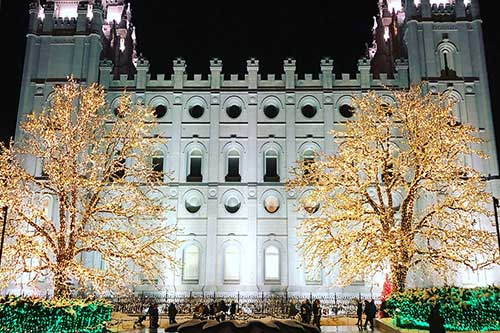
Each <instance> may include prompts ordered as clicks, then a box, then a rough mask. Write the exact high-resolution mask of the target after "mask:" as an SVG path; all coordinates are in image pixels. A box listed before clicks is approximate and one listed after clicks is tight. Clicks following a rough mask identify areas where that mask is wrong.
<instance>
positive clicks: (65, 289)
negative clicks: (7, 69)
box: [0, 79, 178, 297]
mask: <svg viewBox="0 0 500 333" xmlns="http://www.w3.org/2000/svg"><path fill="white" fill-rule="evenodd" d="M152 115H153V114H152V111H151V110H149V109H147V108H145V107H143V106H139V105H135V106H134V105H132V103H131V98H130V96H128V95H126V94H124V95H123V96H122V97H121V99H120V105H119V107H118V108H117V116H116V117H115V116H114V115H112V114H111V112H107V108H106V102H105V94H104V90H103V88H102V87H100V86H97V85H91V86H89V87H80V86H79V85H78V84H77V83H76V82H75V81H74V80H72V79H70V81H69V82H68V83H67V84H65V85H61V86H58V87H56V88H55V90H54V93H53V98H52V101H51V105H50V106H49V107H48V108H46V109H44V110H43V111H42V112H40V113H38V114H37V113H32V114H29V115H28V116H27V119H26V120H25V121H24V122H23V123H22V124H21V130H22V135H21V138H20V140H19V141H18V142H15V143H11V144H10V146H9V147H6V146H1V147H0V186H1V188H0V202H2V203H4V204H6V205H8V207H9V217H8V222H7V238H6V248H5V251H4V256H3V260H2V266H1V267H0V281H1V282H0V283H3V284H4V286H3V287H5V285H6V284H8V283H9V282H14V281H16V280H17V279H19V278H20V277H21V276H24V278H26V277H28V278H29V279H30V280H31V282H36V281H40V279H42V280H45V281H49V283H51V284H52V285H53V287H54V295H55V296H56V297H67V296H68V295H69V294H70V292H71V291H72V290H73V289H75V288H77V287H78V288H92V290H94V291H96V292H104V291H113V290H117V289H120V288H123V287H130V286H132V284H133V283H136V282H137V279H138V277H139V276H140V277H141V279H142V278H144V279H150V280H153V279H158V278H160V279H161V278H162V277H163V274H162V273H163V271H164V270H165V269H166V266H167V265H169V264H174V263H175V260H174V257H173V253H174V252H175V249H176V248H177V247H178V243H177V241H176V240H175V237H174V236H175V233H176V226H175V225H172V224H171V223H168V222H167V213H168V212H169V211H170V210H171V207H169V206H168V205H167V204H166V198H165V196H164V195H163V193H162V192H161V191H160V190H159V189H158V187H156V188H155V185H158V182H161V183H163V178H164V177H166V176H168V175H164V174H163V173H162V172H158V171H154V165H152V159H151V156H152V155H153V154H154V150H155V145H157V144H158V143H159V141H158V140H159V139H155V136H154V135H152V129H153V126H155V125H154V122H152V119H153V118H152ZM33 157H36V158H37V159H38V160H39V161H42V162H43V163H42V168H43V169H42V171H41V172H40V173H39V174H38V175H33V173H34V172H33V170H25V168H24V165H27V164H26V163H25V161H26V160H27V159H30V158H33ZM163 185H164V184H163ZM51 211H53V213H51ZM90 256H93V257H94V258H97V260H99V261H100V262H102V265H100V267H92V266H91V265H86V264H85V258H88V257H90ZM73 287H75V288H73Z"/></svg>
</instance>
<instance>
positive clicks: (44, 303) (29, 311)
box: [0, 296, 112, 333]
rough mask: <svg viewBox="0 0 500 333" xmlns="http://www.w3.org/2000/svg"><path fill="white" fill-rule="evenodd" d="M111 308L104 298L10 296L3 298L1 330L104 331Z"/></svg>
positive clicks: (21, 332) (0, 303)
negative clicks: (47, 298) (51, 298)
mask: <svg viewBox="0 0 500 333" xmlns="http://www.w3.org/2000/svg"><path fill="white" fill-rule="evenodd" d="M111 310H112V307H111V304H109V303H107V302H105V301H100V300H90V299H87V300H81V299H58V300H56V299H54V300H46V299H42V298H35V297H16V296H6V297H1V298H0V332H11V333H28V332H33V333H35V332H36V333H38V332H47V333H51V332H57V333H77V332H78V333H94V332H102V331H103V326H104V323H105V322H106V321H110V320H111Z"/></svg>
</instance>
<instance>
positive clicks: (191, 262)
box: [182, 245, 200, 283]
mask: <svg viewBox="0 0 500 333" xmlns="http://www.w3.org/2000/svg"><path fill="white" fill-rule="evenodd" d="M182 261H183V262H182V264H183V265H182V281H183V282H184V283H198V281H199V275H200V274H199V273H200V249H199V248H198V247H197V246H195V245H190V246H188V247H186V248H185V249H184V253H183V257H182Z"/></svg>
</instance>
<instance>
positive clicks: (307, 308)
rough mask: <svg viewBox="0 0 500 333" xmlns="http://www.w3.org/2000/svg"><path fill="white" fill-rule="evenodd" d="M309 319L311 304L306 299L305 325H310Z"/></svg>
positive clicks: (310, 316)
mask: <svg viewBox="0 0 500 333" xmlns="http://www.w3.org/2000/svg"><path fill="white" fill-rule="evenodd" d="M311 318H312V304H311V301H310V300H309V298H308V299H306V324H310V323H311Z"/></svg>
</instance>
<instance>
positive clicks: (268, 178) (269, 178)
mask: <svg viewBox="0 0 500 333" xmlns="http://www.w3.org/2000/svg"><path fill="white" fill-rule="evenodd" d="M264 182H265V183H279V182H280V176H264Z"/></svg>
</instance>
